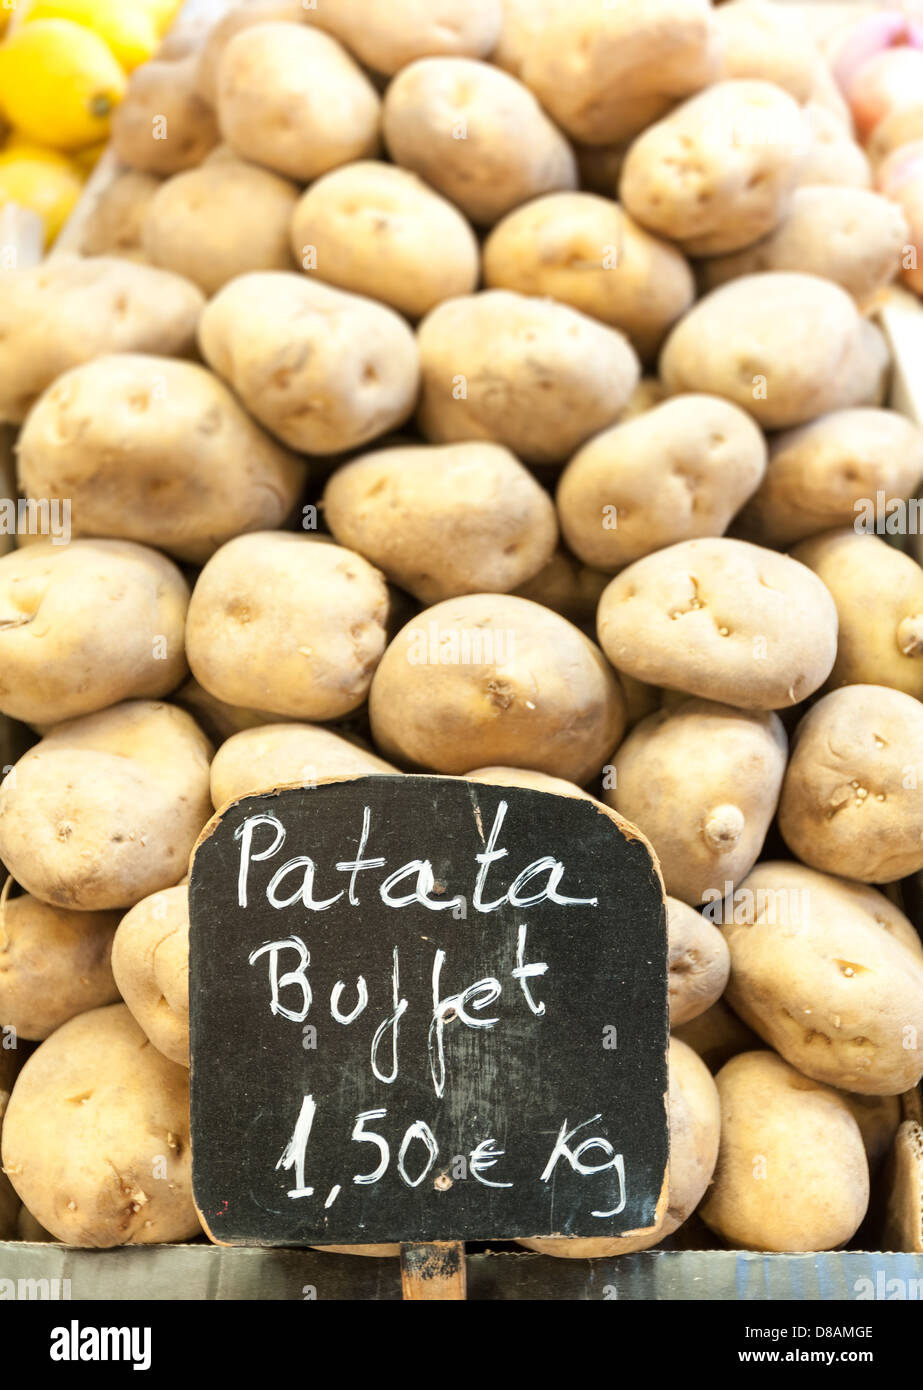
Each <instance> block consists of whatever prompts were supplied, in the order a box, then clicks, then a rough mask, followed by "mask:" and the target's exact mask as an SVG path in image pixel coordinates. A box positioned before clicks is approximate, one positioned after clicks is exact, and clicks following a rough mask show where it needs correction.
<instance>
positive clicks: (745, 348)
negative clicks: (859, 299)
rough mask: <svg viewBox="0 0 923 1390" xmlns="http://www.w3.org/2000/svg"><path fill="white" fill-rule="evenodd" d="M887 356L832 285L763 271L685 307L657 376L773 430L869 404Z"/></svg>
mask: <svg viewBox="0 0 923 1390" xmlns="http://www.w3.org/2000/svg"><path fill="white" fill-rule="evenodd" d="M887 362H888V351H887V348H886V347H885V345H884V341H883V339H882V338H881V335H880V333H878V330H877V329H875V328H874V327H873V325H872V324H869V323H866V321H865V320H864V319H862V318H860V317H859V314H858V311H857V309H856V305H855V301H854V300H853V299H852V298H851V297H850V296H849V295H848V294H847V293H846V291H845V290H843V289H841V288H840V286H839V285H834V284H832V283H831V282H830V281H829V280H822V279H820V277H819V276H816V275H801V274H796V273H794V272H788V271H767V272H765V273H764V274H760V275H745V276H743V277H742V278H741V279H740V280H733V281H732V282H731V283H730V284H729V285H722V286H721V287H720V288H719V289H717V290H712V292H711V294H707V295H706V296H705V298H704V299H702V300H701V301H700V302H699V303H698V304H697V305H696V306H695V308H694V309H691V310H690V312H689V313H688V314H687V315H686V316H685V318H683V319H681V320H680V322H679V323H678V324H677V326H676V327H675V328H674V329H673V332H672V333H671V334H670V336H669V338H668V339H667V341H666V344H665V346H664V349H663V352H662V354H661V357H660V374H661V376H662V377H663V379H664V381H665V382H666V384H667V386H668V387H669V389H670V391H671V392H673V393H674V394H677V393H680V392H684V391H704V392H706V393H708V394H710V395H715V396H724V397H726V398H727V399H728V400H731V401H734V402H735V403H736V404H737V405H739V406H742V407H743V409H744V410H748V411H749V412H750V414H751V415H752V416H754V418H755V419H756V420H757V421H758V423H759V424H761V425H762V426H763V427H764V428H766V429H773V430H776V429H787V428H789V427H790V426H793V425H801V424H804V423H805V422H806V421H808V420H814V419H816V418H817V416H819V415H823V414H825V413H826V412H828V411H831V410H838V409H841V408H845V407H848V406H861V405H866V404H874V403H875V402H876V401H877V399H878V396H879V393H880V390H881V385H882V377H883V374H884V372H885V369H886V367H887Z"/></svg>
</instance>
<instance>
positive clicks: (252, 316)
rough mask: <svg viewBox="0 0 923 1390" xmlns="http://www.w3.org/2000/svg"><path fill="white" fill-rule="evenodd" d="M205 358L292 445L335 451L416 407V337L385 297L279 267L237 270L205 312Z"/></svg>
mask: <svg viewBox="0 0 923 1390" xmlns="http://www.w3.org/2000/svg"><path fill="white" fill-rule="evenodd" d="M199 341H200V343H201V347H202V353H203V356H204V357H205V359H206V361H207V362H208V363H209V364H210V366H212V367H213V368H214V370H215V371H216V372H217V373H218V375H219V376H222V377H224V379H225V380H226V381H227V382H228V384H229V385H230V386H232V387H233V389H234V390H235V392H236V393H237V395H238V396H239V397H240V399H241V400H242V401H243V403H244V405H245V406H246V407H247V409H248V410H249V411H250V412H251V413H252V414H253V415H255V416H256V418H257V419H258V420H259V421H260V422H261V423H262V424H264V425H265V426H266V428H267V429H269V430H272V432H273V433H274V434H276V435H278V436H279V438H280V439H282V440H283V441H284V442H285V443H286V444H289V445H290V446H291V447H292V448H293V449H298V450H302V451H304V452H305V453H311V454H335V453H339V452H341V451H343V450H345V449H356V448H359V446H360V445H362V444H366V443H368V441H369V440H370V439H375V438H376V437H377V436H379V435H382V434H387V433H388V431H389V430H394V429H397V427H398V426H399V425H401V424H403V422H404V421H405V420H406V419H407V417H408V415H410V413H411V411H412V410H413V407H414V403H415V401H416V396H417V387H418V382H419V362H418V358H417V349H416V344H415V343H414V339H413V334H412V333H411V331H410V329H409V328H408V326H407V324H406V323H405V322H404V320H403V319H402V318H401V317H400V316H399V315H398V314H396V313H395V312H394V310H393V309H388V308H386V307H385V306H384V305H383V304H376V303H375V302H374V301H373V300H371V299H363V298H361V297H360V296H359V295H354V294H346V293H345V291H343V290H335V289H331V287H330V286H329V285H322V284H320V283H319V282H318V281H315V280H308V279H306V277H305V276H303V275H296V274H287V273H285V272H284V271H264V272H254V273H253V274H252V275H241V276H239V277H238V278H237V279H236V280H234V281H232V282H231V284H229V285H225V287H224V289H223V290H221V291H220V292H219V293H218V294H217V295H216V296H215V298H214V299H213V300H212V301H211V303H210V304H209V305H208V306H207V308H206V310H205V312H204V314H203V315H202V320H201V324H200V327H199Z"/></svg>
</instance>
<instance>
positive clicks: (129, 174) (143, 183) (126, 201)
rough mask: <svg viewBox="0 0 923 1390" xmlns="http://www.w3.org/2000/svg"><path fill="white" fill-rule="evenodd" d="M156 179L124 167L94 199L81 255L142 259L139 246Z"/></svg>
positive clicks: (155, 187)
mask: <svg viewBox="0 0 923 1390" xmlns="http://www.w3.org/2000/svg"><path fill="white" fill-rule="evenodd" d="M160 182H161V181H160V179H159V178H157V177H156V176H155V175H153V174H142V173H140V172H139V171H138V170H136V169H126V170H125V171H124V173H121V174H117V175H116V176H115V178H114V179H113V180H112V182H111V183H110V184H109V185H108V187H107V188H104V189H103V190H102V192H101V193H100V194H99V196H98V197H97V198H96V200H95V201H94V203H93V205H92V208H91V209H90V212H89V214H88V217H87V221H86V223H85V224H84V228H83V234H82V236H81V240H80V254H81V255H82V256H117V257H118V258H119V259H120V260H128V261H139V262H144V261H146V259H147V257H146V256H145V254H144V250H143V248H142V245H141V233H142V227H143V225H144V218H145V215H146V213H147V209H148V207H149V206H150V202H151V199H152V198H153V196H154V194H155V193H156V192H157V190H158V188H159V187H160Z"/></svg>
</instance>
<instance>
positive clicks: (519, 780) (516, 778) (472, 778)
mask: <svg viewBox="0 0 923 1390" xmlns="http://www.w3.org/2000/svg"><path fill="white" fill-rule="evenodd" d="M465 781H466V782H484V783H486V784H487V786H489V787H526V788H527V789H529V790H531V791H536V792H548V793H549V794H550V795H551V796H576V797H577V798H578V799H579V800H581V801H594V800H595V797H592V796H590V793H589V792H586V791H584V790H583V788H582V787H578V786H577V785H576V783H575V782H567V781H565V779H564V778H563V777H549V776H548V773H547V772H531V771H530V770H529V769H528V768H524V767H476V768H475V769H474V771H473V772H466V773H465Z"/></svg>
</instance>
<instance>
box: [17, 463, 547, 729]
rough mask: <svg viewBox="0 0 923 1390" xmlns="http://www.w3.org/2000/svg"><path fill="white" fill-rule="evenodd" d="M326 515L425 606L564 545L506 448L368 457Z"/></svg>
mask: <svg viewBox="0 0 923 1390" xmlns="http://www.w3.org/2000/svg"><path fill="white" fill-rule="evenodd" d="M323 508H324V516H325V518H326V521H327V524H328V526H329V527H330V530H331V531H332V532H333V534H334V536H335V538H336V539H337V541H339V543H340V544H341V545H345V546H348V547H349V548H350V549H351V550H355V551H358V553H359V554H360V555H363V556H364V557H365V558H366V559H367V560H369V561H371V563H372V564H373V565H377V566H378V568H379V569H380V570H382V571H383V573H384V574H385V575H386V577H387V578H388V579H389V580H390V581H391V582H392V583H394V584H399V585H400V587H401V588H402V589H406V590H407V592H408V593H411V594H413V595H414V597H415V598H418V599H419V600H420V602H421V603H425V604H431V603H439V602H441V600H443V599H447V598H457V597H458V596H459V595H460V594H477V593H509V592H510V590H512V589H515V588H516V587H517V585H519V584H521V583H524V582H525V581H526V580H528V579H531V578H533V577H534V576H535V575H536V574H537V573H538V572H539V570H540V569H542V568H543V567H544V566H545V565H546V564H547V563H548V561H549V560H550V558H551V556H552V554H553V553H554V549H555V546H556V544H557V540H558V527H557V521H556V519H555V512H554V506H553V504H552V501H551V498H550V497H549V496H548V494H547V493H546V492H545V491H544V489H543V488H541V487H540V486H539V484H538V483H537V482H536V481H535V479H534V478H533V477H532V475H531V474H530V473H528V472H527V471H526V469H525V468H523V466H522V464H521V463H519V462H518V460H517V459H516V458H514V456H513V455H512V454H511V453H510V452H509V450H508V449H504V448H503V447H502V446H501V445H499V444H479V443H472V444H445V445H442V446H436V447H433V448H426V447H422V448H421V447H420V446H418V445H407V446H405V447H403V448H396V449H383V450H381V451H380V452H378V453H374V454H366V455H364V456H363V457H362V458H358V459H355V460H354V461H353V462H352V463H347V464H346V465H345V466H344V467H343V468H338V469H337V471H336V472H335V473H334V474H333V476H332V478H331V479H330V482H329V483H328V484H327V489H326V491H325V493H324V499H323ZM2 573H3V564H2V562H0V577H2ZM2 650H3V634H2V630H0V652H2ZM2 708H3V705H2V701H0V709H2Z"/></svg>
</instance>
